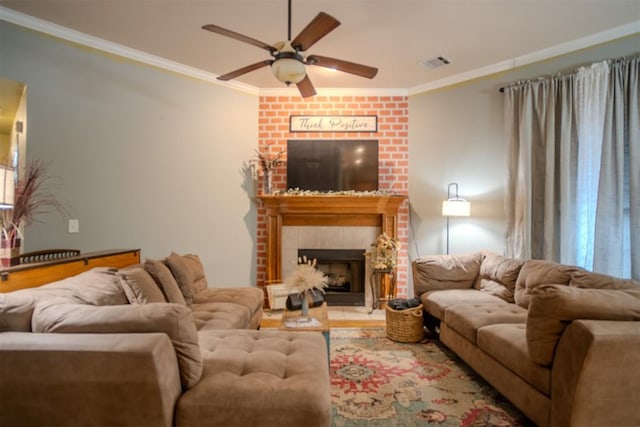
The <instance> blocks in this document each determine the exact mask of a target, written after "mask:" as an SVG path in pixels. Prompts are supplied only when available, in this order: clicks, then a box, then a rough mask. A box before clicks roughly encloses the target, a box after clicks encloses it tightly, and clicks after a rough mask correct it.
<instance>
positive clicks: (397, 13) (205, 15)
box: [0, 0, 640, 92]
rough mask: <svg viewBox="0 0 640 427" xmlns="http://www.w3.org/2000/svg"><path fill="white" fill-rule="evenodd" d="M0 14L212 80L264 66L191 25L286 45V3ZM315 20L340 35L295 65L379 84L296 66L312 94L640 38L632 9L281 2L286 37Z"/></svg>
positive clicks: (471, 73) (29, 5)
mask: <svg viewBox="0 0 640 427" xmlns="http://www.w3.org/2000/svg"><path fill="white" fill-rule="evenodd" d="M0 5H1V6H3V7H5V8H8V9H12V10H14V11H18V12H21V13H24V14H26V15H30V16H31V17H36V18H40V19H42V20H45V21H48V22H51V23H54V24H58V25H61V26H63V27H66V28H69V29H73V30H76V31H79V32H81V33H85V34H88V35H91V36H94V37H97V38H100V39H104V40H107V41H110V42H113V43H117V44H120V45H123V46H126V47H129V48H133V49H136V50H139V51H142V52H146V53H149V54H152V55H155V56H158V57H161V58H164V59H167V60H170V61H174V62H176V63H179V64H183V65H186V66H189V67H193V68H195V69H198V70H202V71H204V72H206V73H211V74H212V75H214V76H217V75H220V74H224V73H227V72H229V71H232V70H235V69H237V68H240V67H243V66H245V65H248V64H252V63H255V62H258V61H261V60H263V59H269V58H270V56H269V54H268V52H266V51H264V50H262V49H259V48H257V47H254V46H251V45H249V44H246V43H242V42H240V41H237V40H234V39H230V38H227V37H224V36H221V35H217V34H213V33H211V32H208V31H204V30H202V29H201V26H202V25H204V24H216V25H219V26H222V27H225V28H228V29H231V30H233V31H235V32H238V33H242V34H245V35H247V36H250V37H252V38H254V39H258V40H260V41H263V42H266V43H268V44H273V43H275V42H277V41H281V40H284V39H286V35H287V0H111V1H109V0H0ZM320 11H323V12H326V13H328V14H330V15H332V16H334V17H335V18H337V19H338V20H339V21H341V23H342V25H340V26H339V27H338V28H337V29H335V30H334V31H332V32H331V33H329V34H328V35H327V36H326V37H324V38H323V39H321V40H320V41H319V42H318V43H317V44H315V45H314V46H312V47H311V49H309V52H307V53H312V54H318V55H324V56H330V57H334V58H339V59H344V60H348V61H352V62H358V63H362V64H366V65H371V66H375V67H377V68H378V69H379V72H378V75H377V76H376V77H375V78H374V79H373V80H368V79H365V78H361V77H357V76H352V75H349V74H345V73H341V72H335V71H330V70H327V69H324V68H321V67H313V66H308V67H307V69H308V73H309V76H310V78H311V80H312V82H313V84H314V85H315V87H316V88H366V89H408V90H413V91H414V92H415V91H417V90H420V89H424V88H429V87H431V86H434V85H436V86H437V85H442V83H446V82H455V81H459V80H464V79H466V78H472V77H477V76H479V75H483V74H488V73H490V72H495V71H500V70H502V69H507V68H511V67H513V66H515V65H519V64H520V65H521V64H523V63H526V62H531V61H533V60H539V59H544V58H545V57H549V56H552V55H556V54H561V53H564V52H567V51H570V50H573V49H577V48H581V47H585V46H587V45H590V44H595V43H599V42H602V41H607V40H611V39H615V38H618V37H621V36H625V35H628V34H633V33H637V32H640V0H293V14H292V27H293V29H292V33H293V36H295V35H296V34H297V33H298V32H299V31H300V30H301V29H302V28H303V27H304V26H305V25H306V24H307V23H308V22H309V21H310V20H311V19H312V18H313V17H314V16H315V15H316V14H317V13H318V12H320ZM5 12H7V9H5ZM0 13H2V10H0ZM5 15H6V13H5ZM439 55H443V56H446V57H447V58H449V59H450V60H451V61H452V63H451V64H450V65H448V66H444V67H440V68H438V69H434V70H429V69H427V68H425V67H424V66H423V65H421V62H422V61H424V60H426V59H431V58H433V57H435V56H439ZM237 80H238V81H240V82H242V83H245V84H248V85H251V86H254V87H257V88H260V89H269V88H280V87H282V86H283V84H282V83H280V82H278V81H276V79H275V78H274V77H273V76H272V75H271V72H270V70H269V69H268V68H262V69H259V70H256V71H253V72H251V73H249V74H246V75H244V76H242V77H240V78H238V79H237Z"/></svg>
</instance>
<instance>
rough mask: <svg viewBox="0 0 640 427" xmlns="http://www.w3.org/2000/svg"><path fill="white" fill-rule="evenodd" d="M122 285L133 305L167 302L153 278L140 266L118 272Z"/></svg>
mask: <svg viewBox="0 0 640 427" xmlns="http://www.w3.org/2000/svg"><path fill="white" fill-rule="evenodd" d="M118 277H119V278H120V285H121V286H122V289H123V290H124V293H125V294H126V295H127V298H128V299H129V302H130V303H131V304H146V303H149V302H167V301H166V300H165V299H164V295H163V293H162V291H161V290H160V287H159V286H158V285H157V284H156V281H155V280H153V277H151V275H150V274H149V273H148V272H147V271H146V270H145V269H144V268H143V267H142V266H140V265H135V266H131V267H127V268H123V269H120V271H118Z"/></svg>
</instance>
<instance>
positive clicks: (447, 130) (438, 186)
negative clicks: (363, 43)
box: [409, 35, 640, 259]
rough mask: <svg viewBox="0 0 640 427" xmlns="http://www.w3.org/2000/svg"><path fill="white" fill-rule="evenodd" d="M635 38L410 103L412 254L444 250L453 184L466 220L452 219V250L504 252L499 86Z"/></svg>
mask: <svg viewBox="0 0 640 427" xmlns="http://www.w3.org/2000/svg"><path fill="white" fill-rule="evenodd" d="M638 46H640V35H636V36H634V37H628V38H625V39H622V40H619V41H616V42H611V43H606V44H602V45H599V46H596V47H593V48H590V49H584V50H581V51H578V52H575V53H572V54H568V55H563V56H561V57H558V58H554V59H550V60H547V61H542V62H539V63H536V64H532V65H529V66H525V67H520V68H518V69H515V70H512V71H509V72H505V73H500V74H497V75H493V76H490V77H487V78H483V79H478V80H474V81H470V82H467V83H464V84H459V85H455V86H451V87H447V88H443V89H439V90H434V91H431V92H426V93H422V94H418V95H414V96H411V97H410V98H409V196H410V203H411V219H412V225H413V227H412V230H413V232H414V233H412V236H411V243H410V245H409V251H410V257H411V259H414V258H415V257H416V256H417V255H422V256H424V255H430V254H439V253H444V252H445V241H446V240H445V229H446V219H445V218H443V217H442V216H441V206H442V201H443V200H445V199H446V197H447V185H448V184H449V183H450V182H457V183H458V184H459V188H460V196H461V197H464V198H466V199H467V200H468V201H470V202H471V216H470V217H468V218H464V217H462V218H451V223H450V252H451V253H464V252H471V251H476V250H481V249H489V250H492V251H495V252H498V253H503V252H504V245H505V240H504V235H505V232H506V217H505V210H504V192H505V184H506V178H507V163H506V145H505V143H504V141H503V99H502V98H503V95H502V94H501V93H500V92H499V89H500V87H503V86H507V85H508V84H510V83H514V82H516V81H518V80H522V79H529V78H535V77H539V76H548V75H551V74H554V73H558V72H567V71H570V70H573V69H575V68H577V67H579V66H582V65H587V64H590V63H592V62H596V61H600V60H604V59H610V58H618V57H622V56H626V55H630V54H633V53H637V52H639V51H640V49H639V48H638Z"/></svg>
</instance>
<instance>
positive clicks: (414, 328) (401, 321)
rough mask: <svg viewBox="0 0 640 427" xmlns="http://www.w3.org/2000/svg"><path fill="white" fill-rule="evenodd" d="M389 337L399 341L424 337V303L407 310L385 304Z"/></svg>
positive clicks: (412, 340)
mask: <svg viewBox="0 0 640 427" xmlns="http://www.w3.org/2000/svg"><path fill="white" fill-rule="evenodd" d="M385 308H386V319H387V337H388V338H389V339H392V340H394V341H398V342H418V341H420V340H421V339H422V336H423V333H424V332H423V329H422V304H420V305H419V306H417V307H414V308H408V309H406V310H394V309H393V308H391V307H389V304H385Z"/></svg>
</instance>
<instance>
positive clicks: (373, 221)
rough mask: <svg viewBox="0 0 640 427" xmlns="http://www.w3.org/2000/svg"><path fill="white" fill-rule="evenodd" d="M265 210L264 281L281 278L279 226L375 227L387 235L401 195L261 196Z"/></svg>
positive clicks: (393, 231) (394, 226) (395, 219)
mask: <svg viewBox="0 0 640 427" xmlns="http://www.w3.org/2000/svg"><path fill="white" fill-rule="evenodd" d="M258 199H260V200H261V201H262V204H263V205H264V207H265V209H266V228H267V229H266V233H267V247H266V264H267V265H266V268H267V271H266V283H273V282H277V281H281V280H282V277H281V274H282V272H281V268H282V267H281V266H282V262H281V257H282V226H285V225H288V226H295V225H298V226H376V227H380V228H381V230H382V232H384V233H387V235H388V236H389V237H392V238H395V237H396V236H397V232H398V230H397V229H398V208H399V207H400V205H401V204H402V203H403V202H404V201H405V200H406V199H407V196H404V195H376V196H372V195H353V196H352V195H331V194H326V195H313V196H290V195H263V196H258Z"/></svg>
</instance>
